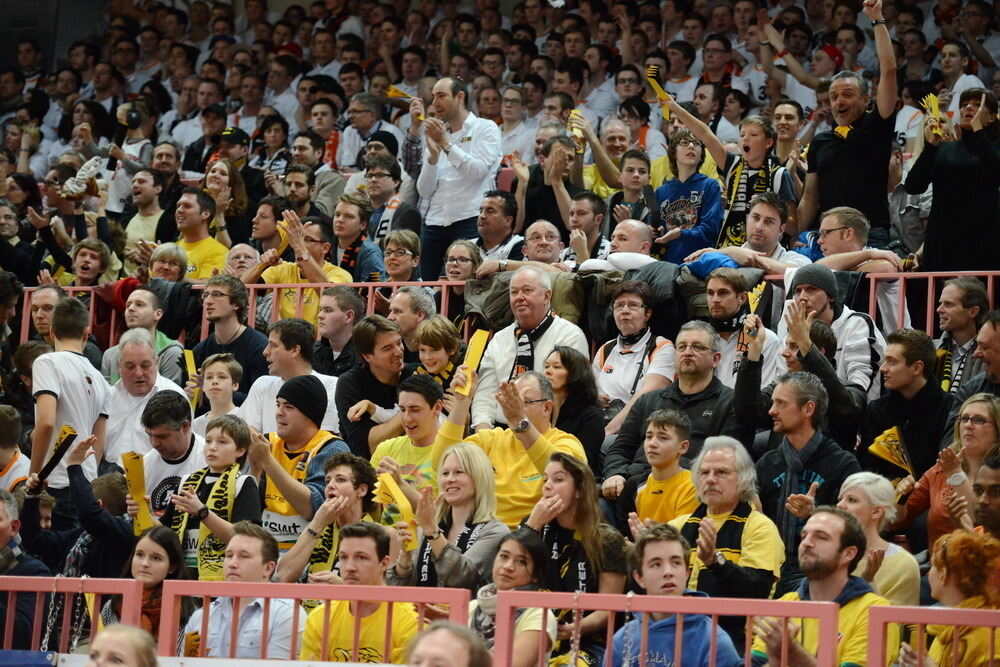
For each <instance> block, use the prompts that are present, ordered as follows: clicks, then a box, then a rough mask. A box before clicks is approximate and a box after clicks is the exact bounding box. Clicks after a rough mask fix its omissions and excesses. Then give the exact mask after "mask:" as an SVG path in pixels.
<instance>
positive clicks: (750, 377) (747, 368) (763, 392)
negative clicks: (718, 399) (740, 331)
mask: <svg viewBox="0 0 1000 667" xmlns="http://www.w3.org/2000/svg"><path fill="white" fill-rule="evenodd" d="M785 322H786V325H787V327H788V338H786V339H785V345H784V349H782V351H781V356H782V358H783V359H784V364H785V366H786V367H787V368H788V370H789V371H808V372H809V373H812V374H813V375H815V376H816V377H818V378H819V381H820V382H821V383H822V384H823V387H824V388H825V389H826V393H827V396H829V397H830V411H829V414H828V415H827V434H828V435H829V436H830V437H831V438H833V439H834V440H836V441H837V442H839V443H840V445H841V446H842V447H843V448H844V449H846V450H848V451H851V450H853V449H854V448H855V447H856V446H857V443H858V425H859V422H860V420H861V411H862V410H863V409H864V406H865V404H866V402H867V400H868V399H867V397H866V396H865V393H864V392H863V391H861V389H860V388H859V387H857V386H854V385H845V384H844V382H843V381H842V380H841V379H840V378H839V377H837V371H836V369H835V364H836V363H837V360H836V356H835V355H836V353H837V338H836V336H834V335H833V330H832V329H830V327H829V326H828V325H827V324H826V322H822V321H820V320H813V319H811V318H810V317H807V316H806V312H805V308H804V307H802V306H800V305H799V304H798V303H796V302H794V301H793V302H791V303H789V304H788V308H787V310H786V311H785ZM743 326H744V331H753V330H754V329H756V330H758V331H759V330H761V329H763V328H764V325H763V323H762V322H761V320H760V318H759V317H757V316H756V315H748V316H747V319H746V322H744V324H743ZM765 340H766V338H765V337H764V336H762V335H760V334H759V333H758V335H757V336H749V335H748V338H747V341H748V343H747V355H746V362H745V363H744V364H743V367H742V368H741V369H740V371H739V373H737V374H736V387H735V389H736V402H735V408H736V418H737V419H738V420H739V421H740V422H741V423H742V424H743V425H744V426H747V427H753V428H755V429H762V430H765V431H770V430H771V427H772V426H773V424H774V422H773V420H772V419H771V415H770V410H771V396H772V394H773V393H774V387H775V384H776V382H772V383H771V384H769V385H766V386H761V384H760V372H761V350H762V349H763V346H764V341H765ZM779 442H780V437H778V434H777V433H772V434H771V437H770V438H769V439H768V442H767V445H766V447H764V448H763V449H762V448H759V447H757V446H755V447H754V449H753V454H754V456H755V457H759V456H760V455H761V454H762V453H763V451H766V450H769V449H774V448H776V447H777V446H778V444H779Z"/></svg>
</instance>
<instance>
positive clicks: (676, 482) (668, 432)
mask: <svg viewBox="0 0 1000 667" xmlns="http://www.w3.org/2000/svg"><path fill="white" fill-rule="evenodd" d="M690 434H691V420H690V419H688V418H687V415H685V414H684V413H683V412H677V411H676V410H657V411H656V412H654V413H653V414H651V415H650V416H649V419H647V420H646V425H645V436H646V437H645V439H644V440H643V444H642V447H643V452H644V453H645V455H646V460H647V461H648V462H649V465H650V473H649V475H634V476H632V477H629V478H628V480H626V482H625V487H624V488H623V489H622V491H621V493H620V494H619V495H618V506H617V510H618V511H617V515H618V528H619V530H621V532H622V533H623V534H624V535H629V534H630V533H629V524H630V523H633V522H635V521H639V522H640V524H644V525H645V524H647V522H649V521H651V522H653V523H665V522H667V521H673V520H674V519H676V518H677V517H678V516H681V515H682V514H689V513H690V512H693V511H694V510H695V508H696V507H697V506H698V500H697V497H696V492H695V485H694V484H692V482H691V471H689V470H685V469H683V468H681V457H682V456H684V454H685V453H686V452H687V450H688V447H689V446H690V445H691V443H690V441H689V440H688V437H689V436H690ZM637 525H639V524H637ZM633 537H634V536H633Z"/></svg>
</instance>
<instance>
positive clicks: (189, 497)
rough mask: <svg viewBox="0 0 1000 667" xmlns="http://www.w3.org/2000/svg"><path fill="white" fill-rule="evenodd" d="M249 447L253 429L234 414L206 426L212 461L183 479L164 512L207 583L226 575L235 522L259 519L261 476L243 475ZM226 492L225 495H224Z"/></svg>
mask: <svg viewBox="0 0 1000 667" xmlns="http://www.w3.org/2000/svg"><path fill="white" fill-rule="evenodd" d="M249 450H250V429H249V428H247V425H246V422H244V421H243V420H242V419H240V418H239V417H236V416H235V415H223V416H221V417H215V418H214V419H212V421H210V422H209V423H208V427H207V428H206V429H205V456H204V458H205V461H206V462H207V463H208V465H207V466H206V467H204V468H201V469H200V470H196V471H195V472H193V473H190V474H189V475H187V476H185V477H184V478H183V479H181V483H180V487H179V488H178V490H177V493H175V494H174V495H173V496H171V498H170V501H171V503H172V505H171V506H170V507H169V508H168V509H167V511H166V513H165V514H164V515H163V519H162V523H163V525H166V526H170V528H171V529H172V530H173V531H174V532H175V533H177V537H178V539H180V540H181V544H182V547H183V549H184V560H185V563H186V564H187V566H188V567H189V568H191V569H192V572H194V571H197V572H198V579H200V580H203V581H221V580H222V579H223V578H224V567H223V565H224V560H225V551H226V544H227V543H228V542H229V540H230V538H231V537H232V536H233V534H234V533H233V524H235V523H237V522H239V521H243V520H247V521H254V522H259V521H260V493H259V492H258V489H257V480H256V479H255V478H254V477H252V476H251V475H247V474H245V473H241V472H240V471H241V470H244V469H245V464H246V459H247V453H248V452H249ZM223 492H225V495H223Z"/></svg>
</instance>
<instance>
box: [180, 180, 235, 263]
mask: <svg viewBox="0 0 1000 667" xmlns="http://www.w3.org/2000/svg"><path fill="white" fill-rule="evenodd" d="M215 209H216V206H215V200H213V199H212V198H211V197H210V196H208V194H206V193H204V192H202V191H201V190H199V189H198V188H185V189H184V191H183V194H182V195H181V197H180V199H179V200H178V201H177V209H176V211H175V212H174V217H175V218H176V220H177V230H178V231H179V232H180V235H181V238H180V240H178V241H177V245H178V246H180V247H181V248H182V249H183V250H184V252H185V253H187V257H188V261H189V262H190V264H189V265H188V269H187V273H186V277H187V278H188V279H189V280H191V281H192V282H203V281H205V280H208V279H209V278H211V277H212V274H213V272H215V271H221V270H222V269H223V267H225V265H226V255H227V253H228V252H229V249H228V248H227V247H226V246H224V245H222V244H221V243H219V242H218V241H216V240H215V239H214V238H212V237H211V236H209V233H208V227H209V224H210V223H211V222H212V220H214V219H215Z"/></svg>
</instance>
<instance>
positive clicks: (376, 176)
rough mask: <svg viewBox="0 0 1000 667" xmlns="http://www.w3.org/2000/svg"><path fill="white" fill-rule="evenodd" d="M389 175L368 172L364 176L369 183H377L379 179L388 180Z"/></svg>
mask: <svg viewBox="0 0 1000 667" xmlns="http://www.w3.org/2000/svg"><path fill="white" fill-rule="evenodd" d="M390 175H391V174H387V173H385V172H376V173H374V174H373V173H371V172H368V173H367V174H365V178H366V179H368V180H369V181H377V180H378V179H380V178H388V177H389V176H390Z"/></svg>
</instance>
